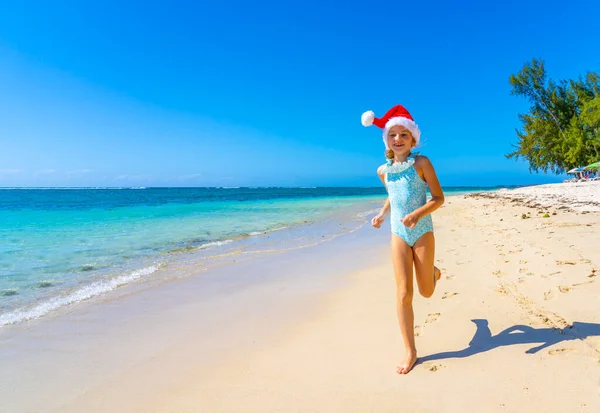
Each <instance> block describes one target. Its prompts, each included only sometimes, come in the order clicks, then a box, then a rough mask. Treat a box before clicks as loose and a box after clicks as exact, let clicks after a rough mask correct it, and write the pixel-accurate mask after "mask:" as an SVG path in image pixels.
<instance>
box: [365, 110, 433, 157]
mask: <svg viewBox="0 0 600 413" xmlns="http://www.w3.org/2000/svg"><path fill="white" fill-rule="evenodd" d="M360 120H361V123H362V124H363V126H365V127H367V126H371V125H375V126H377V127H379V128H382V129H383V143H384V144H385V147H386V149H388V146H387V139H386V137H387V133H388V131H389V130H390V128H392V127H393V126H397V125H398V126H403V127H405V128H406V129H408V130H409V131H410V133H411V134H412V136H413V138H415V141H416V143H417V145H418V144H419V140H420V138H421V131H420V130H419V127H418V126H417V124H416V123H415V121H414V119H413V117H412V116H411V114H410V113H409V112H408V110H406V108H405V107H404V106H402V105H396V106H394V107H393V108H391V109H390V110H388V111H387V112H386V114H385V115H384V116H383V117H382V118H376V117H375V114H374V113H373V111H371V110H369V111H367V112H365V113H363V114H362V116H361V118H360Z"/></svg>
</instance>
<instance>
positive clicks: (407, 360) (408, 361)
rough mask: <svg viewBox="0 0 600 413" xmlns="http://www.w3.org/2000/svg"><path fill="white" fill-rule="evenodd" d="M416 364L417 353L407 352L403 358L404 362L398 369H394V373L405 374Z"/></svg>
mask: <svg viewBox="0 0 600 413" xmlns="http://www.w3.org/2000/svg"><path fill="white" fill-rule="evenodd" d="M416 362H417V353H413V352H407V353H406V356H405V357H404V361H403V362H402V364H400V365H399V366H398V367H396V373H398V374H407V373H408V372H409V371H411V370H412V368H413V366H414V365H415V363H416Z"/></svg>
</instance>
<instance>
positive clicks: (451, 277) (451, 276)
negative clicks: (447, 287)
mask: <svg viewBox="0 0 600 413" xmlns="http://www.w3.org/2000/svg"><path fill="white" fill-rule="evenodd" d="M446 279H447V280H452V279H454V275H446Z"/></svg>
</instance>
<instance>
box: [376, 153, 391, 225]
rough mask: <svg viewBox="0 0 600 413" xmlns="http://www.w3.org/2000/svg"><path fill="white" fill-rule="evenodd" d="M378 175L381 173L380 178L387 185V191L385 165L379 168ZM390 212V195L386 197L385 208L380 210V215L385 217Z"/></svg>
mask: <svg viewBox="0 0 600 413" xmlns="http://www.w3.org/2000/svg"><path fill="white" fill-rule="evenodd" d="M377 175H379V179H381V183H382V184H383V186H385V189H386V191H387V185H386V184H385V165H381V166H380V167H379V168H377ZM389 213H390V197H389V196H388V197H387V198H386V199H385V203H384V204H383V208H381V212H379V215H380V216H382V217H385V216H387V214H389Z"/></svg>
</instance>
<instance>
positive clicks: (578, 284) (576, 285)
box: [571, 280, 596, 287]
mask: <svg viewBox="0 0 600 413" xmlns="http://www.w3.org/2000/svg"><path fill="white" fill-rule="evenodd" d="M594 281H596V280H589V281H584V282H582V283H576V284H572V285H571V286H572V287H578V286H580V285H585V284H591V283H593V282H594Z"/></svg>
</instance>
